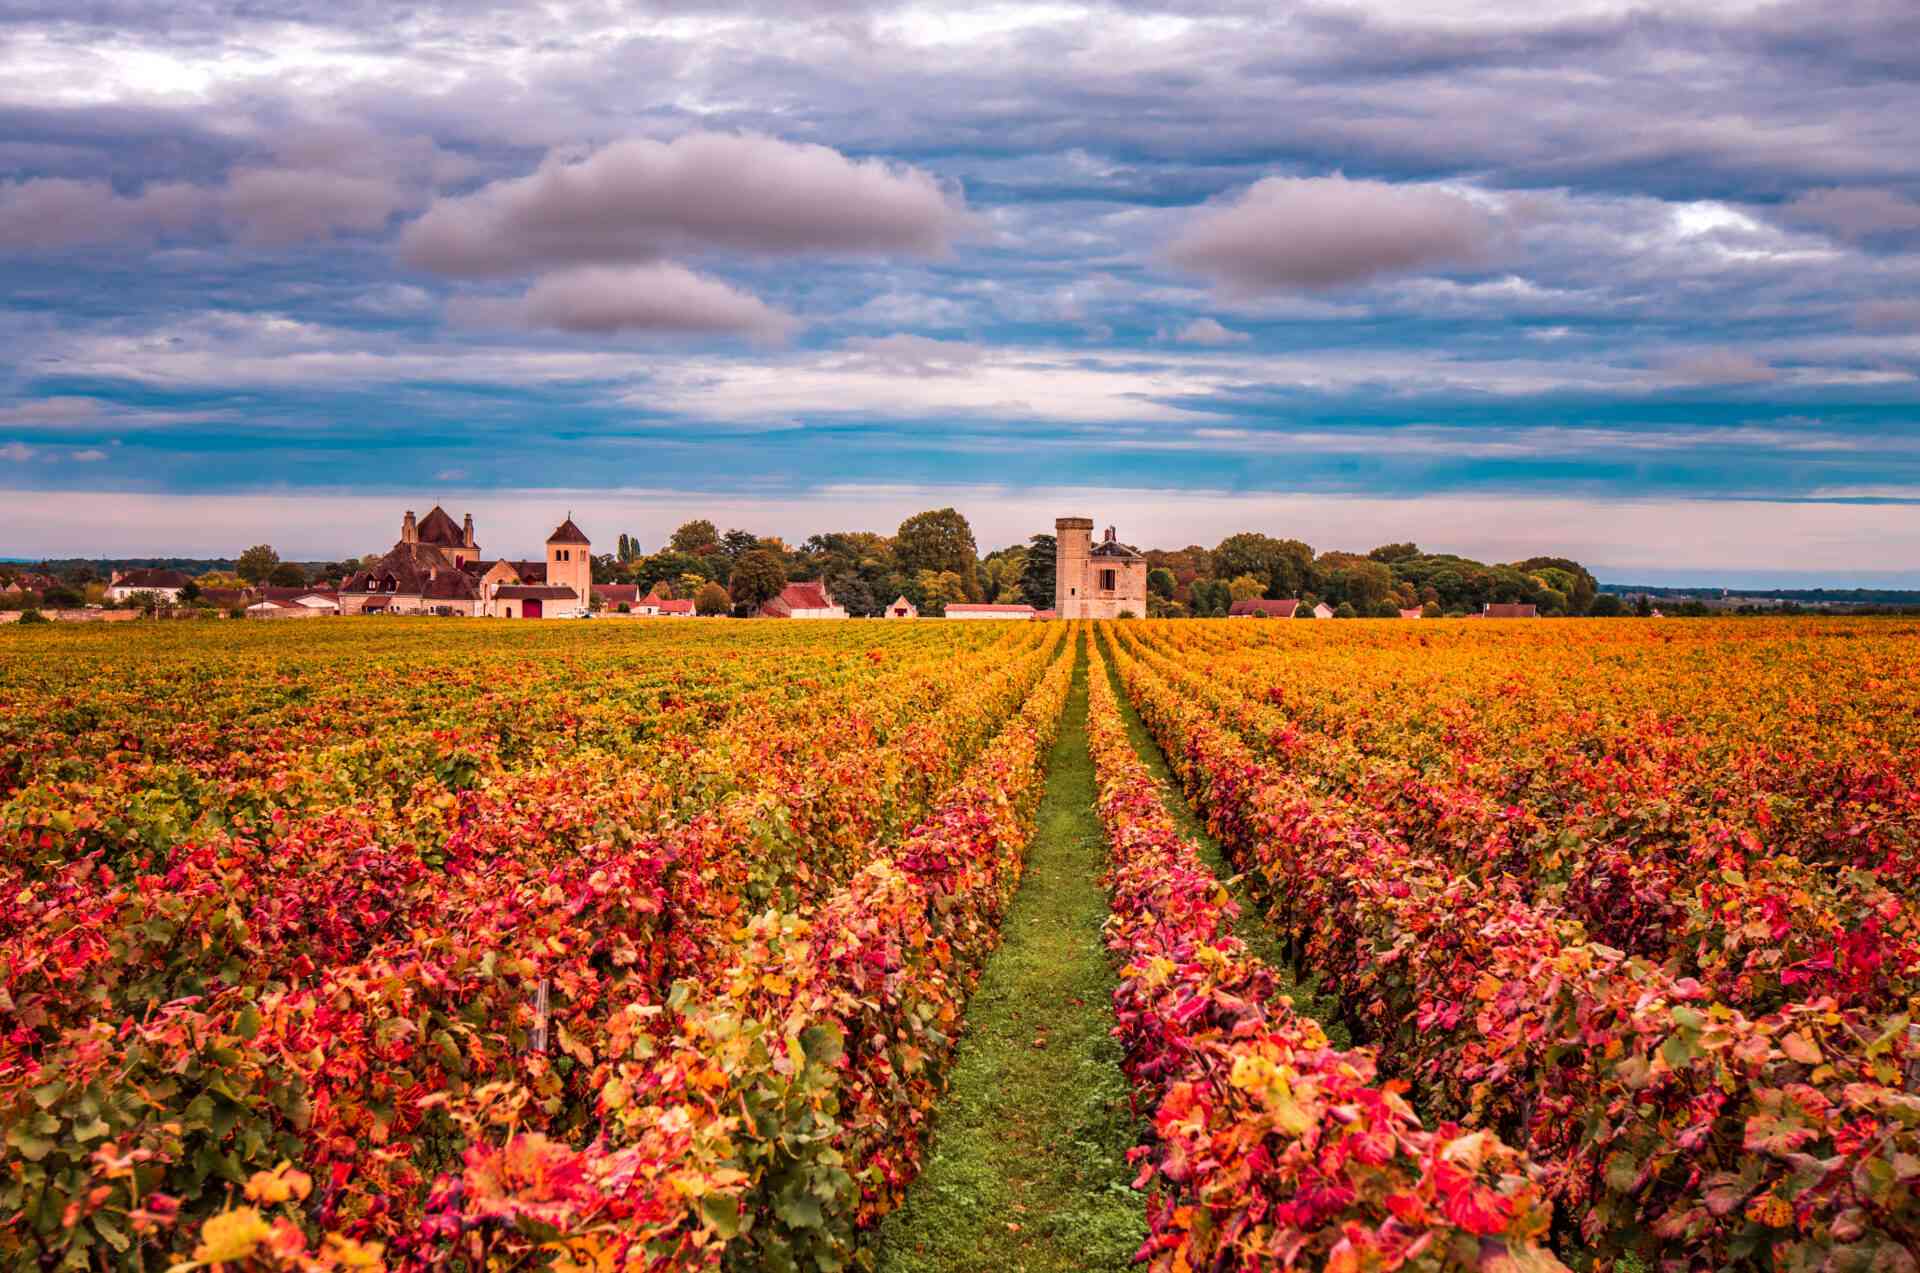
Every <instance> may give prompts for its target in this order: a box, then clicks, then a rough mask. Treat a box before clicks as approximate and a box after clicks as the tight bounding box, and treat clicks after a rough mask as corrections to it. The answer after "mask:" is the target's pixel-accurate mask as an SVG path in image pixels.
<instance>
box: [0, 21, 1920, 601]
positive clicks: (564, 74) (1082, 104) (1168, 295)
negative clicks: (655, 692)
mask: <svg viewBox="0 0 1920 1273" xmlns="http://www.w3.org/2000/svg"><path fill="white" fill-rule="evenodd" d="M1535 8H1539V9H1549V10H1552V11H1553V12H1554V13H1555V14H1556V16H1554V17H1553V18H1551V19H1535V18H1531V17H1516V16H1515V15H1516V14H1518V13H1520V12H1521V11H1522V10H1523V9H1535ZM0 71H4V74H0V554H14V555H36V554H39V553H43V552H103V553H105V552H115V553H132V552H149V551H151V552H161V551H169V550H173V551H182V552H201V551H205V552H215V551H218V552H231V551H233V550H234V549H235V547H236V546H238V545H241V544H244V543H246V542H252V541H253V540H254V539H257V538H261V537H270V536H268V535H267V532H268V531H274V532H276V533H277V534H278V536H279V539H280V541H283V542H277V544H276V546H278V547H280V548H281V550H282V551H283V552H285V553H289V554H292V555H330V554H335V553H344V552H349V551H351V552H363V551H367V550H369V549H374V548H380V547H384V546H385V544H386V543H388V542H390V541H391V539H392V537H393V534H394V530H393V524H394V522H395V521H396V520H397V516H398V513H397V510H398V509H399V508H400V507H402V506H412V507H417V508H421V509H422V510H424V508H425V507H426V506H428V505H430V504H431V503H432V502H434V501H435V500H436V499H438V500H442V501H444V502H446V503H448V505H449V506H450V507H453V508H455V511H456V512H458V511H461V509H463V508H467V507H471V508H473V509H475V511H476V515H479V513H480V512H481V511H482V510H484V511H485V512H486V514H487V515H488V516H491V517H493V518H494V519H495V522H494V524H496V525H500V526H502V528H503V529H502V532H501V533H502V534H509V533H511V534H520V533H522V532H521V529H520V527H521V523H522V522H524V523H525V524H526V525H527V526H528V527H535V526H536V525H537V524H539V523H543V522H544V523H551V522H552V521H554V520H557V518H556V517H555V515H554V514H555V511H556V510H558V511H560V512H564V511H565V509H564V508H561V507H560V506H561V505H571V506H574V507H576V508H580V509H588V510H591V513H592V516H593V518H594V519H595V522H596V525H594V526H593V527H590V528H589V529H590V530H591V531H593V532H595V533H596V538H602V537H604V538H606V539H611V538H612V536H613V534H614V533H616V532H618V531H620V530H628V531H633V532H636V533H638V534H639V535H640V536H641V538H642V540H643V542H645V543H647V546H649V547H651V546H653V545H654V543H655V542H657V540H658V539H659V538H660V537H661V536H662V535H664V533H665V532H666V531H667V530H669V529H671V527H672V526H673V525H674V524H675V523H676V522H677V521H679V520H681V519H683V518H684V517H686V516H691V515H696V514H699V513H702V512H709V511H711V510H716V509H724V510H726V511H725V513H724V514H723V515H721V516H719V517H718V518H717V519H718V520H723V521H728V522H730V523H736V524H741V525H747V526H751V527H753V528H755V529H760V530H763V531H765V532H769V533H782V534H786V535H789V536H802V535H804V534H806V533H808V532H809V531H813V530H823V529H834V528H875V529H888V528H890V527H891V525H892V524H893V522H894V521H897V519H898V516H899V514H900V513H902V512H910V511H912V510H913V509H915V508H920V507H926V506H928V505H931V504H943V503H949V502H952V503H957V504H958V505H959V506H960V507H961V508H962V509H963V510H964V511H967V512H968V513H969V514H970V515H971V516H973V518H974V520H975V522H976V526H977V527H978V528H979V529H980V531H981V538H982V539H983V540H984V541H986V542H987V543H988V544H993V543H999V542H1006V541H1008V540H1012V539H1016V538H1022V537H1024V536H1025V535H1026V534H1027V533H1030V532H1031V531H1032V530H1035V529H1040V528H1042V527H1044V526H1045V525H1046V524H1047V523H1048V522H1050V520H1051V516H1052V515H1053V513H1055V512H1060V513H1085V514H1088V515H1092V516H1095V517H1098V518H1100V519H1101V520H1102V521H1103V522H1104V521H1117V522H1119V523H1120V524H1121V525H1122V526H1123V528H1124V529H1125V530H1126V531H1127V534H1128V537H1129V538H1132V539H1135V540H1137V541H1141V542H1146V543H1155V544H1166V545H1177V544H1182V543H1186V542H1190V541H1192V540H1196V539H1197V540H1201V541H1203V542H1211V540H1212V539H1214V538H1217V537H1218V536H1219V535H1220V534H1223V533H1225V532H1226V531H1229V530H1232V529H1238V528H1241V527H1253V528H1259V529H1264V530H1268V531H1272V532H1274V533H1281V534H1298V535H1301V536H1303V537H1306V538H1309V539H1311V540H1312V541H1313V542H1314V543H1315V544H1316V545H1318V546H1322V547H1334V546H1343V547H1350V548H1362V549H1363V548H1366V547H1368V546H1370V545H1371V544H1373V543H1375V542H1378V541H1379V540H1381V539H1385V538H1393V537H1406V536H1408V535H1411V536H1414V537H1416V538H1418V539H1420V540H1421V541H1422V542H1423V543H1426V544H1427V545H1428V546H1430V547H1434V548H1451V549H1456V550H1461V551H1472V552H1476V553H1479V554H1484V555H1486V556H1490V557H1496V558H1497V557H1513V556H1520V555H1524V554H1527V553H1531V552H1536V551H1574V552H1576V553H1577V555H1581V556H1582V557H1583V559H1585V560H1589V561H1591V562H1593V563H1594V564H1595V565H1596V566H1597V567H1599V568H1600V572H1601V574H1602V577H1603V578H1607V577H1609V575H1612V576H1614V577H1617V578H1624V577H1625V576H1626V575H1631V576H1633V577H1634V578H1637V579H1673V580H1679V579H1682V578H1700V579H1702V580H1703V581H1722V582H1760V581H1766V580H1772V581H1778V582H1804V581H1808V580H1812V579H1829V580H1833V581H1836V582H1840V581H1867V582H1877V581H1884V582H1889V583H1892V582H1916V581H1920V428H1917V427H1916V422H1917V421H1920V412H1917V411H1916V406H1917V405H1920V380H1917V379H1916V375H1920V149H1916V147H1915V145H1914V126H1913V123H1912V121H1913V120H1915V119H1920V6H1916V5H1914V4H1913V3H1912V0H1850V2H1846V3H1841V2H1839V0H1827V2H1821V0H1805V2H1802V3H1792V4H1777V5H1774V4H1768V5H1756V4H1752V3H1740V2H1735V0H1662V3H1660V4H1659V5H1657V6H1648V7H1645V8H1641V7H1634V6H1631V5H1627V4H1621V3H1615V2H1614V0H1570V2H1569V3H1563V4H1559V5H1554V6H1517V5H1513V4H1510V3H1504V2H1502V0H1364V2H1362V3H1348V4H1340V5H1333V4H1328V5H1319V4H1296V5H1288V4H1274V3H1264V2H1263V3H1241V2H1240V0H1199V2H1198V3H1195V4H1191V5H1187V6H1183V7H1182V8H1181V9H1179V10H1178V11H1176V10H1173V9H1168V8H1156V7H1153V6H1151V5H1147V4H1134V3H1129V2H1127V0H1114V2H1113V3H1108V4H1078V3H1005V4H991V5H984V6H978V7H974V8H970V9H968V10H966V11H964V12H961V11H959V10H958V8H957V7H956V6H948V5H924V6H921V5H888V4H878V3H876V4H871V5H867V4H860V3H856V2H853V0H847V2H845V3H840V2H836V0H786V2H783V3H778V4H776V3H771V2H766V0H763V2H760V3H754V2H752V0H749V2H747V3H742V4H731V3H726V2H725V0H711V2H704V0H695V2H693V3H682V4H674V5H666V4H660V5H648V4H627V3H617V2H614V0H596V2H592V3H572V2H569V0H558V2H555V3H547V4H542V5H539V6H533V5H527V4H522V3H511V2H509V0H500V2H499V3H490V2H489V0H440V2H438V3H436V2H435V0H424V2H422V3H417V4H394V3H389V2H387V0H327V2H326V3H321V0H177V2H173V3H167V4H156V3H151V2H150V0H0ZM483 529H484V525H483ZM536 533H537V532H536V531H535V530H527V531H526V532H525V534H527V535H528V536H530V537H531V536H534V535H535V534H536Z"/></svg>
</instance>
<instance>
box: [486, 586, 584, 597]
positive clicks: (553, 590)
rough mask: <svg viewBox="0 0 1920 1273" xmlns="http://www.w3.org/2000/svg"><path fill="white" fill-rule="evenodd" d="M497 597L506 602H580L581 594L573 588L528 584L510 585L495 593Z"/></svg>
mask: <svg viewBox="0 0 1920 1273" xmlns="http://www.w3.org/2000/svg"><path fill="white" fill-rule="evenodd" d="M493 595H494V596H495V597H497V598H499V599H501V600H505V601H578V600H579V599H580V594H579V593H577V592H575V591H574V590H573V589H571V588H565V587H560V586H558V585H555V586H553V587H535V586H532V585H528V584H517V583H510V584H506V585H504V586H502V587H500V588H498V589H496V590H495V591H494V594H493Z"/></svg>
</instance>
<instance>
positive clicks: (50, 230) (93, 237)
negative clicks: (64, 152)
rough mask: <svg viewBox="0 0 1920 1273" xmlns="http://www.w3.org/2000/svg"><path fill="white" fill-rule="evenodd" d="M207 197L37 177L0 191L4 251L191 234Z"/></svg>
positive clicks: (177, 188) (197, 192)
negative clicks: (129, 191) (125, 192)
mask: <svg viewBox="0 0 1920 1273" xmlns="http://www.w3.org/2000/svg"><path fill="white" fill-rule="evenodd" d="M207 207H208V199H207V193H206V192H205V191H204V190H201V189H199V188H197V187H194V186H187V185H180V184H176V183H168V184H164V185H153V186H149V187H147V188H146V189H145V190H143V191H141V192H140V193H139V194H137V195H122V194H118V193H116V192H115V191H114V189H113V187H112V186H110V185H108V184H107V183H106V182H104V181H77V180H74V179H71V178H67V177H38V178H33V179H30V180H27V181H18V182H14V183H12V184H11V185H0V250H11V251H29V252H42V251H57V250H59V249H62V248H70V247H86V246H94V245H100V244H111V243H119V242H124V241H127V240H129V239H151V238H153V237H155V236H158V235H164V234H173V233H180V232H183V231H186V230H189V229H191V228H192V227H193V226H194V224H195V223H196V222H198V221H199V220H201V219H202V218H203V217H204V216H205V215H206V212H207Z"/></svg>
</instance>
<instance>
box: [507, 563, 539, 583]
mask: <svg viewBox="0 0 1920 1273" xmlns="http://www.w3.org/2000/svg"><path fill="white" fill-rule="evenodd" d="M507 564H508V565H509V566H512V567H513V572H514V573H515V574H517V575H519V576H520V582H521V583H545V582H546V581H547V563H546V562H545V561H510V562H508V563H507Z"/></svg>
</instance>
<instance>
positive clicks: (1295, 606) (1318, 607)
mask: <svg viewBox="0 0 1920 1273" xmlns="http://www.w3.org/2000/svg"><path fill="white" fill-rule="evenodd" d="M1307 613H1308V615H1310V616H1311V617H1312V618H1315V619H1331V618H1333V610H1332V609H1331V608H1330V607H1329V606H1328V605H1327V603H1326V602H1324V601H1321V602H1317V603H1315V605H1314V607H1313V609H1311V610H1309V611H1308V612H1307ZM1425 613H1426V612H1425V611H1424V610H1421V609H1420V608H1419V607H1417V606H1416V607H1414V608H1413V609H1410V610H1402V611H1400V617H1401V618H1402V619H1418V618H1420V617H1421V616H1422V615H1424V614H1425ZM1227 617H1228V618H1229V619H1297V618H1299V617H1300V603H1299V602H1298V601H1294V600H1285V601H1267V600H1265V599H1263V598H1259V597H1256V598H1254V599H1252V600H1249V601H1236V602H1234V603H1233V608H1232V609H1231V610H1229V611H1227ZM1539 617H1540V608H1539V607H1538V606H1536V605H1533V604H1532V603H1530V602H1490V603H1488V605H1487V607H1486V608H1485V609H1483V610H1481V611H1480V612H1479V613H1477V614H1470V615H1468V616H1467V618H1469V619H1537V618H1539Z"/></svg>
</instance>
